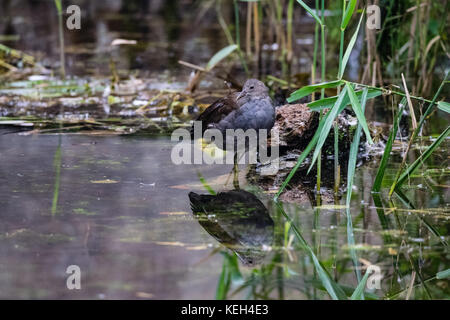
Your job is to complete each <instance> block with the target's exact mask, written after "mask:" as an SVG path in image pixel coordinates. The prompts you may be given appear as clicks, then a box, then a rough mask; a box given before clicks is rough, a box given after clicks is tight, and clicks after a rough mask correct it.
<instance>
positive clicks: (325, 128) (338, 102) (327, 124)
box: [308, 87, 347, 173]
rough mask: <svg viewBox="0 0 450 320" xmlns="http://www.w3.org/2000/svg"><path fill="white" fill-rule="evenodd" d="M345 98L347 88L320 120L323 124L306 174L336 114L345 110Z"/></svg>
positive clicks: (317, 154)
mask: <svg viewBox="0 0 450 320" xmlns="http://www.w3.org/2000/svg"><path fill="white" fill-rule="evenodd" d="M346 96H347V87H344V89H343V90H342V91H341V93H340V94H339V98H338V99H337V100H336V103H335V104H334V106H333V108H331V109H330V111H328V113H327V114H326V116H325V117H323V118H322V120H321V122H323V123H324V124H323V129H322V130H321V131H320V135H319V139H318V140H317V145H316V148H315V150H314V154H313V158H312V161H311V165H310V167H309V169H308V173H309V171H310V170H311V168H312V167H313V165H314V163H315V162H316V160H317V157H318V156H319V153H320V150H321V149H322V146H323V144H324V143H325V140H326V139H327V137H328V134H329V132H330V129H331V127H332V126H333V121H334V119H336V117H337V116H338V114H339V113H340V112H341V111H342V110H343V108H345V104H344V98H345V97H346Z"/></svg>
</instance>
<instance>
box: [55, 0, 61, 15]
mask: <svg viewBox="0 0 450 320" xmlns="http://www.w3.org/2000/svg"><path fill="white" fill-rule="evenodd" d="M54 1H55V6H56V10H58V14H62V5H61V0H54Z"/></svg>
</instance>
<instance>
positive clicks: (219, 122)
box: [191, 79, 275, 147]
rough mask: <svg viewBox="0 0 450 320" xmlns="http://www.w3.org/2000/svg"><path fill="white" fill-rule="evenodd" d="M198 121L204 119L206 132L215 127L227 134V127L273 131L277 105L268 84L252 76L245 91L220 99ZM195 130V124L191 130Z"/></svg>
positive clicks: (203, 124) (203, 123)
mask: <svg viewBox="0 0 450 320" xmlns="http://www.w3.org/2000/svg"><path fill="white" fill-rule="evenodd" d="M196 121H201V122H202V131H203V132H204V131H206V130H207V129H211V128H215V129H219V130H220V131H221V132H222V133H223V134H225V131H226V129H234V130H236V129H242V130H244V131H245V130H247V129H254V130H260V129H266V130H268V131H270V129H272V127H273V125H274V123H275V107H274V105H273V102H272V99H271V98H270V96H269V89H268V88H267V87H266V86H265V85H264V83H262V82H261V81H259V80H257V79H249V80H247V81H246V82H245V84H244V87H243V88H242V91H241V92H234V93H232V94H229V95H228V96H226V97H224V98H222V99H219V100H217V101H216V102H214V103H213V104H211V105H210V106H209V107H208V108H207V109H206V110H205V111H204V112H203V113H202V114H200V115H199V116H198V118H197V119H196ZM203 132H202V133H203ZM193 133H194V126H193V127H192V129H191V134H192V135H193ZM218 147H220V146H218Z"/></svg>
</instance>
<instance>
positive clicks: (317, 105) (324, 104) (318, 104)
mask: <svg viewBox="0 0 450 320" xmlns="http://www.w3.org/2000/svg"><path fill="white" fill-rule="evenodd" d="M355 93H356V97H357V98H358V99H360V98H361V95H362V93H363V90H359V91H356V92H355ZM381 94H382V91H381V89H380V90H377V89H371V88H370V89H369V92H368V93H367V100H370V99H373V98H376V97H379V96H381ZM338 97H339V96H333V97H328V98H323V99H320V100H317V101H314V102H310V103H308V104H307V106H308V107H309V108H310V109H311V110H313V111H321V110H324V109H329V108H332V107H333V106H334V104H335V103H336V100H337V99H338ZM344 103H345V105H348V104H350V98H349V97H345V99H344Z"/></svg>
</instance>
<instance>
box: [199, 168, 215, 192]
mask: <svg viewBox="0 0 450 320" xmlns="http://www.w3.org/2000/svg"><path fill="white" fill-rule="evenodd" d="M197 176H198V179H199V180H200V182H201V183H202V185H203V187H204V188H205V190H206V191H208V192H209V194H211V195H213V196H215V195H216V194H217V193H216V192H215V191H214V189H213V188H211V186H210V185H209V184H208V182H207V181H206V179H205V178H204V177H203V175H202V174H201V173H200V172H197Z"/></svg>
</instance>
